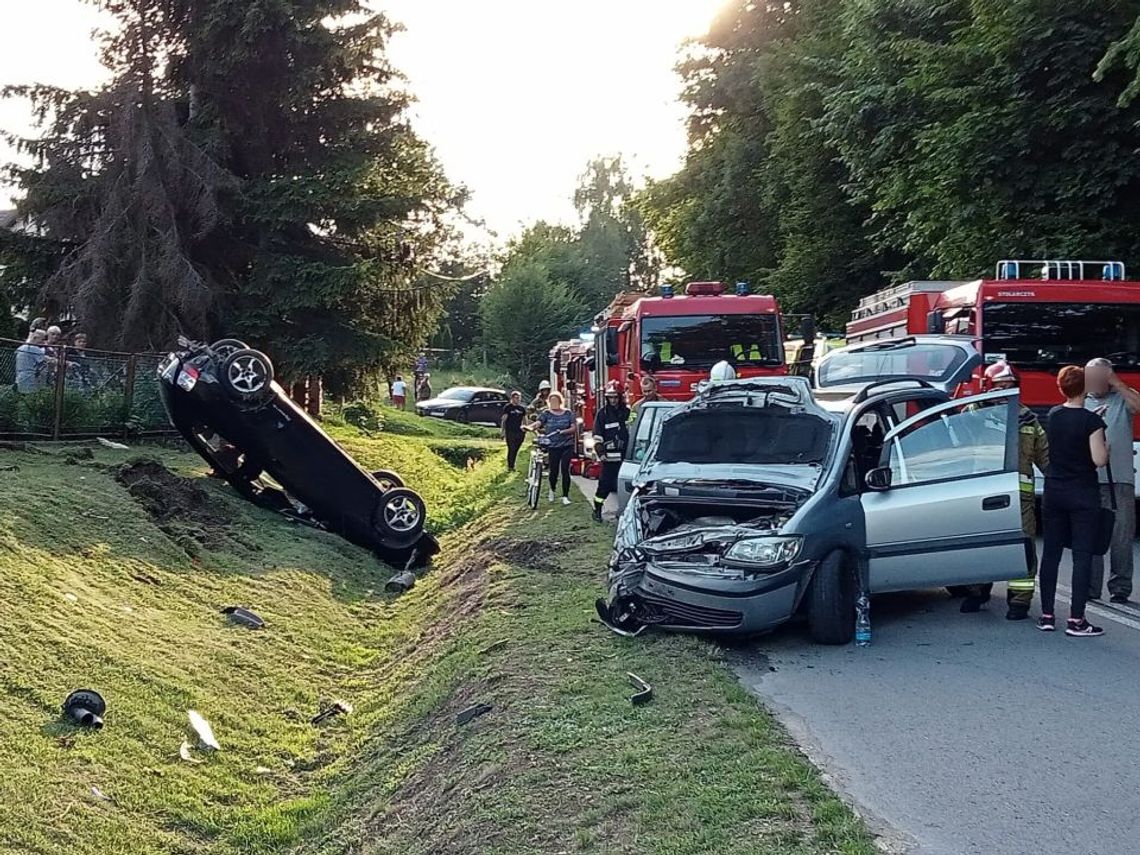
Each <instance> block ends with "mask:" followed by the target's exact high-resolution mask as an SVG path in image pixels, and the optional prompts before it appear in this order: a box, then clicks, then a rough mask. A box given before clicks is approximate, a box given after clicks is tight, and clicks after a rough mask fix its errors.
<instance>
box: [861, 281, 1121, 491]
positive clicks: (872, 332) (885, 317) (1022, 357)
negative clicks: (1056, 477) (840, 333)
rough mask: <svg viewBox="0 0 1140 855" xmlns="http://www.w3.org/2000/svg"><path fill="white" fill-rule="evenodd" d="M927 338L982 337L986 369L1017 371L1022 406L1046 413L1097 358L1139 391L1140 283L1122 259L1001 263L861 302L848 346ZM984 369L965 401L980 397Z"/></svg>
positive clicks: (968, 388) (911, 284)
mask: <svg viewBox="0 0 1140 855" xmlns="http://www.w3.org/2000/svg"><path fill="white" fill-rule="evenodd" d="M924 333H932V334H943V333H949V334H957V335H969V336H974V337H975V339H976V342H977V346H978V349H979V350H980V351H981V353H982V355H983V356H984V358H985V362H986V363H991V362H996V361H997V360H999V359H1005V360H1007V361H1008V362H1010V364H1012V365H1013V366H1014V367H1015V368H1017V370H1018V371H1019V372H1020V373H1021V400H1022V403H1024V404H1025V405H1026V406H1028V407H1031V408H1032V409H1034V410H1035V411H1037V412H1038V413H1044V412H1047V411H1048V410H1049V408H1050V407H1052V406H1054V405H1055V404H1058V403H1060V395H1059V393H1058V391H1057V372H1058V371H1059V370H1060V369H1061V367H1062V366H1065V365H1084V364H1085V363H1086V362H1087V361H1088V360H1090V359H1092V358H1094V357H1098V356H1104V357H1107V358H1108V359H1111V360H1112V361H1113V363H1114V364H1115V365H1116V370H1117V372H1118V373H1119V374H1120V376H1121V377H1122V378H1124V380H1125V381H1126V382H1128V383H1129V384H1131V385H1133V386H1140V282H1136V281H1128V280H1127V279H1126V278H1125V270H1124V264H1123V263H1121V262H1119V261H1002V262H1000V263H999V264H998V265H997V270H996V272H995V275H994V277H993V278H992V279H978V280H975V281H972V282H907V283H905V284H903V285H899V286H896V287H893V288H888V289H885V290H883V291H879V292H878V293H876V294H872V295H871V296H869V297H866V298H864V299H863V300H862V301H860V303H859V306H858V307H857V308H856V309H855V311H854V312H853V313H852V316H851V322H850V323H849V324H848V325H847V343H848V344H849V345H850V344H857V343H859V342H865V341H870V340H873V339H879V338H897V337H899V336H906V335H916V334H924ZM983 370H984V369H983V368H979V369H978V370H977V372H975V375H974V377H973V378H972V379H971V381H970V382H969V383H968V384H965V385H964V386H963V387H962V388H961V389H960V390H959V394H962V395H970V394H975V393H977V392H978V391H979V390H980V388H981V379H982V372H983ZM1133 435H1134V436H1135V437H1137V438H1140V423H1138V424H1137V425H1135V426H1134V433H1133ZM1136 447H1140V443H1137V444H1136ZM1138 480H1140V479H1138Z"/></svg>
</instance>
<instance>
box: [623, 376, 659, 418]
mask: <svg viewBox="0 0 1140 855" xmlns="http://www.w3.org/2000/svg"><path fill="white" fill-rule="evenodd" d="M629 376H630V379H632V378H633V375H632V374H630V375H629ZM660 400H661V395H660V393H659V392H658V391H657V381H656V380H654V379H653V377H652V376H651V375H649V374H646V375H645V376H643V377H642V378H641V397H640V398H638V399H637V401H635V402H634V404H633V411H634V412H636V411H637V408H638V407H640V406H641V405H642V404H644V403H646V402H648V401H660Z"/></svg>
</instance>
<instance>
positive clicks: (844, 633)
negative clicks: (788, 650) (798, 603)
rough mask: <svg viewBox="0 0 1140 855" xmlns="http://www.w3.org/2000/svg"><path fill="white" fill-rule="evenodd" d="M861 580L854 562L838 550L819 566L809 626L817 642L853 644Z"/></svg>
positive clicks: (810, 592) (811, 596)
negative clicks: (858, 579)
mask: <svg viewBox="0 0 1140 855" xmlns="http://www.w3.org/2000/svg"><path fill="white" fill-rule="evenodd" d="M858 588H859V585H858V581H857V579H856V577H855V571H854V567H853V562H852V561H850V560H849V559H848V557H847V556H846V555H845V554H844V553H842V552H840V551H839V550H836V551H835V552H832V553H831V554H830V555H828V556H827V557H826V558H825V559H823V561H822V562H820V565H819V567H817V568H816V571H815V577H814V578H813V579H812V581H811V588H810V589H809V590H808V629H809V630H810V632H811V640H812V641H814V642H815V643H816V644H850V643H851V640H852V639H853V638H854V637H855V600H856V598H857V596H858Z"/></svg>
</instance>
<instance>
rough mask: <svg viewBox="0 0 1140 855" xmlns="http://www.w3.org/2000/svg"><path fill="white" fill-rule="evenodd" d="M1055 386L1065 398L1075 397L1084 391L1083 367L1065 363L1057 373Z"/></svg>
mask: <svg viewBox="0 0 1140 855" xmlns="http://www.w3.org/2000/svg"><path fill="white" fill-rule="evenodd" d="M1057 388H1058V389H1060V390H1061V394H1062V395H1064V396H1065V397H1066V398H1075V397H1077V396H1078V395H1081V394H1083V393H1084V391H1085V369H1083V368H1081V367H1080V366H1077V365H1066V366H1065V367H1064V368H1062V369H1061V371H1060V373H1059V374H1058V375H1057Z"/></svg>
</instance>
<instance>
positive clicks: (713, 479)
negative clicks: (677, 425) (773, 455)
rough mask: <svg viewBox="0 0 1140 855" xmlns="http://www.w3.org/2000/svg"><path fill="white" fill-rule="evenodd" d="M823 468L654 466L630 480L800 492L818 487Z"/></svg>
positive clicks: (656, 464) (672, 464)
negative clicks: (730, 485) (764, 487)
mask: <svg viewBox="0 0 1140 855" xmlns="http://www.w3.org/2000/svg"><path fill="white" fill-rule="evenodd" d="M822 474H823V468H822V467H821V466H818V465H815V464H806V465H776V464H771V465H763V466H761V465H750V464H740V463H718V464H701V465H699V466H697V465H694V464H692V463H654V462H649V463H646V464H645V465H644V466H642V468H641V471H639V472H638V473H637V478H636V479H635V480H634V485H635V486H642V485H645V484H648V483H657V484H660V485H662V486H667V485H669V484H674V483H675V484H684V483H693V484H709V485H713V484H717V483H739V484H741V485H745V486H748V485H755V486H756V487H761V486H765V485H768V486H773V487H793V488H796V489H800V490H814V489H815V488H816V486H817V484H818V483H819V479H820V476H821V475H822Z"/></svg>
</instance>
